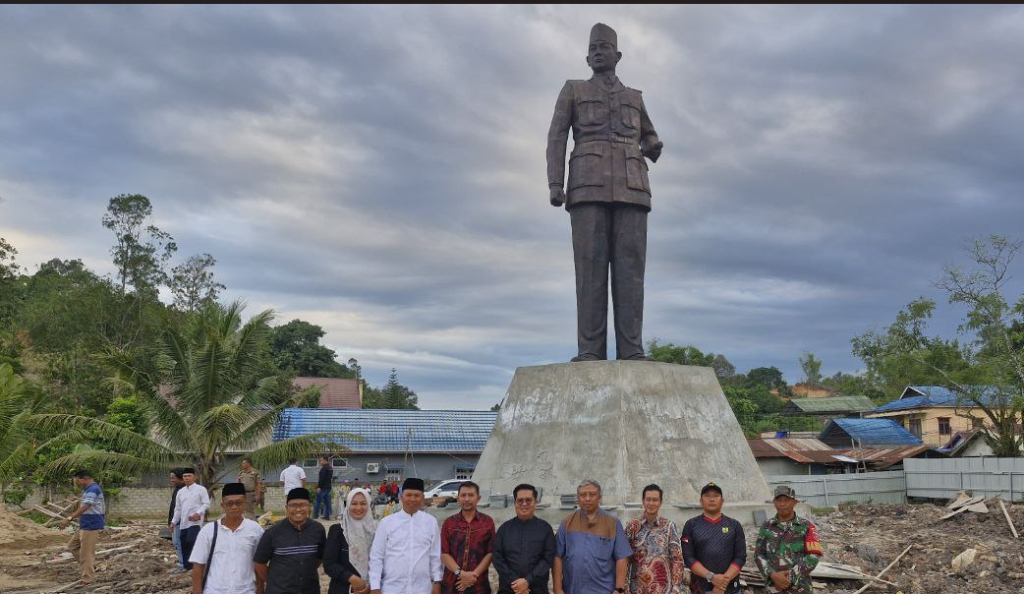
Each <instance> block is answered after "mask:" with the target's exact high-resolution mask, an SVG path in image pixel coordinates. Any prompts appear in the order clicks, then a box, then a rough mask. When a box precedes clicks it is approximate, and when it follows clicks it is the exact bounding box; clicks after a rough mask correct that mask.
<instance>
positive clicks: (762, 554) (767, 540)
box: [754, 485, 822, 594]
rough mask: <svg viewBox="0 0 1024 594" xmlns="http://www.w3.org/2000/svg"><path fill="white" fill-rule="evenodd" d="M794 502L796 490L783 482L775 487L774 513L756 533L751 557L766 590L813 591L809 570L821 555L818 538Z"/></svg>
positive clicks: (805, 593)
mask: <svg viewBox="0 0 1024 594" xmlns="http://www.w3.org/2000/svg"><path fill="white" fill-rule="evenodd" d="M796 504H797V499H796V491H794V490H793V489H792V488H790V487H787V486H785V485H780V486H778V487H776V488H775V511H776V512H777V513H776V514H775V517H774V518H772V519H770V520H768V521H767V522H765V523H764V525H763V526H761V530H760V531H759V532H758V533H757V545H756V546H755V547H754V555H755V558H756V559H755V560H756V562H757V568H758V569H759V570H760V571H761V574H762V575H763V576H764V580H765V585H766V586H768V591H769V592H778V593H781V594H813V592H814V587H813V586H812V585H811V571H813V570H814V568H815V567H816V566H817V565H818V559H819V557H821V553H822V550H821V542H819V541H818V532H817V530H816V528H815V526H814V524H812V523H811V522H810V521H808V520H805V519H803V518H798V517H797V515H796V511H795V508H796Z"/></svg>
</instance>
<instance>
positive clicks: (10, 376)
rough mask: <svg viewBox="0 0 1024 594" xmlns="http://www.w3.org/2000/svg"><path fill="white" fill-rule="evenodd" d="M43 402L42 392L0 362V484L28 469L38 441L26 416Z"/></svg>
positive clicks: (34, 411)
mask: <svg viewBox="0 0 1024 594" xmlns="http://www.w3.org/2000/svg"><path fill="white" fill-rule="evenodd" d="M45 403H46V399H45V396H44V395H43V393H42V392H40V391H39V390H37V389H35V387H34V386H32V384H30V383H29V382H28V381H26V380H25V379H24V378H22V377H21V376H19V375H17V374H16V373H14V368H13V367H12V366H11V365H10V364H8V363H2V364H0V487H6V486H7V485H9V484H10V483H11V482H13V481H14V480H15V479H17V478H18V477H19V476H20V475H21V474H22V473H23V472H26V471H28V470H31V467H32V465H33V462H34V459H35V455H36V451H37V448H38V446H39V442H38V440H37V436H36V433H35V432H34V431H33V430H32V428H31V427H30V426H29V423H28V420H29V419H30V418H31V417H32V416H33V415H35V414H37V413H38V412H39V411H41V410H42V408H43V406H44V405H45Z"/></svg>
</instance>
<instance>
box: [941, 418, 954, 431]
mask: <svg viewBox="0 0 1024 594" xmlns="http://www.w3.org/2000/svg"><path fill="white" fill-rule="evenodd" d="M951 433H953V431H952V429H951V428H950V426H949V417H939V435H949V434H951Z"/></svg>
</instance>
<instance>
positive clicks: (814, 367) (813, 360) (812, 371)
mask: <svg viewBox="0 0 1024 594" xmlns="http://www.w3.org/2000/svg"><path fill="white" fill-rule="evenodd" d="M800 369H802V370H803V372H804V383H807V384H810V385H812V386H817V385H819V384H820V383H821V359H818V358H817V357H815V356H814V353H804V354H803V355H802V356H801V357H800Z"/></svg>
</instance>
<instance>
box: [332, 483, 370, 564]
mask: <svg viewBox="0 0 1024 594" xmlns="http://www.w3.org/2000/svg"><path fill="white" fill-rule="evenodd" d="M360 493H361V494H362V495H363V497H365V498H366V515H365V516H363V519H362V520H357V519H355V518H353V517H352V514H351V512H352V498H353V497H355V496H356V495H359V494H360ZM371 501H372V499H371V497H370V491H368V490H367V489H352V490H351V491H349V494H348V498H347V499H346V500H345V503H346V506H345V515H344V516H342V517H341V529H342V530H344V531H345V540H347V541H348V560H349V561H350V562H351V563H352V566H353V567H355V568H356V571H358V572H359V576H360V577H362V578H363V579H364V580H369V579H370V545H371V544H372V543H373V534H374V532H376V531H377V520H374V519H373V513H372V512H371V511H370V502H371Z"/></svg>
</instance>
